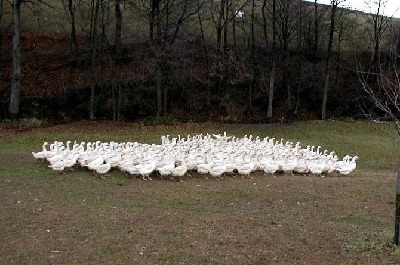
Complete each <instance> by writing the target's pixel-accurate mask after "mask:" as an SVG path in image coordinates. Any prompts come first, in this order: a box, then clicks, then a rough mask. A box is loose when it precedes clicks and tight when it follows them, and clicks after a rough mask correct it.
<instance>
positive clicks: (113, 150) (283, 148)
mask: <svg viewBox="0 0 400 265" xmlns="http://www.w3.org/2000/svg"><path fill="white" fill-rule="evenodd" d="M71 144H72V142H71V141H67V142H66V143H65V144H64V143H63V142H58V141H55V142H53V143H51V144H49V143H48V142H44V143H43V146H42V150H41V151H39V152H32V155H33V156H34V158H36V159H39V160H45V161H48V162H49V163H50V165H49V167H50V168H52V169H53V170H56V171H64V170H67V169H68V168H72V167H81V168H88V169H89V170H93V171H94V172H96V173H97V174H101V175H103V174H106V173H107V172H108V171H110V170H111V169H112V168H118V169H119V170H121V171H123V172H127V173H129V174H132V175H137V176H141V177H142V178H143V179H144V180H149V179H151V176H153V175H155V174H157V175H159V176H160V177H161V178H163V177H182V176H184V175H185V174H190V172H192V171H197V172H198V173H200V174H209V175H211V176H213V177H221V176H222V175H228V174H229V173H230V174H234V173H236V174H241V175H249V174H251V173H252V172H255V171H260V172H265V173H267V174H275V173H279V172H283V173H289V174H314V175H322V174H331V173H334V172H338V173H340V174H343V175H348V174H349V173H351V172H352V171H353V170H354V169H355V168H356V160H357V158H358V157H357V156H349V155H346V156H345V157H343V159H341V160H340V159H339V158H338V156H337V155H336V154H335V152H329V151H327V150H324V151H321V147H320V146H317V147H314V146H310V145H308V146H307V147H305V148H302V147H301V145H300V143H299V142H297V143H295V144H294V143H293V142H289V141H286V142H284V140H283V139H280V140H275V138H269V137H265V138H263V139H261V138H260V137H258V136H257V137H253V136H252V135H249V136H247V135H245V136H244V137H241V138H238V137H234V136H227V135H226V133H224V134H223V135H221V134H212V135H211V134H206V135H202V134H199V135H195V136H190V135H188V136H187V137H186V138H182V137H180V136H178V137H173V138H172V137H170V136H169V135H165V136H161V144H141V143H138V142H124V143H117V142H109V143H108V142H100V141H97V142H88V143H85V142H81V143H77V142H74V143H73V144H72V146H71Z"/></svg>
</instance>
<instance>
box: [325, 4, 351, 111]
mask: <svg viewBox="0 0 400 265" xmlns="http://www.w3.org/2000/svg"><path fill="white" fill-rule="evenodd" d="M345 1H346V0H331V15H330V28H329V41H328V48H327V52H326V61H325V73H324V74H325V80H324V88H323V95H322V104H321V118H322V119H325V118H326V103H327V100H328V90H329V78H330V60H331V56H332V47H333V37H334V32H335V23H336V12H337V9H338V5H339V4H341V3H343V2H345Z"/></svg>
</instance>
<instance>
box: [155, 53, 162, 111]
mask: <svg viewBox="0 0 400 265" xmlns="http://www.w3.org/2000/svg"><path fill="white" fill-rule="evenodd" d="M159 60H160V59H159ZM161 64H162V63H161V62H157V77H156V97H157V109H156V114H157V117H159V116H161V114H162V109H163V101H162V96H163V91H162V87H163V72H162V71H163V70H162V65H161Z"/></svg>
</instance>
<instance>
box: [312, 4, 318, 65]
mask: <svg viewBox="0 0 400 265" xmlns="http://www.w3.org/2000/svg"><path fill="white" fill-rule="evenodd" d="M318 47H319V15H318V4H317V0H315V1H314V51H313V55H314V58H316V57H317V55H318Z"/></svg>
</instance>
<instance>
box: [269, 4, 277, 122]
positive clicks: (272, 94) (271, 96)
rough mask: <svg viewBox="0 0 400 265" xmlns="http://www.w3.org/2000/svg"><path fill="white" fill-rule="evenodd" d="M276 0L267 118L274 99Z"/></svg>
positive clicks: (273, 18)
mask: <svg viewBox="0 0 400 265" xmlns="http://www.w3.org/2000/svg"><path fill="white" fill-rule="evenodd" d="M276 18H277V14H276V0H272V48H271V52H272V65H271V72H270V80H269V90H268V110H267V118H272V111H273V107H272V104H273V100H274V89H275V77H276V59H277V58H276V39H277V37H276Z"/></svg>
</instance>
